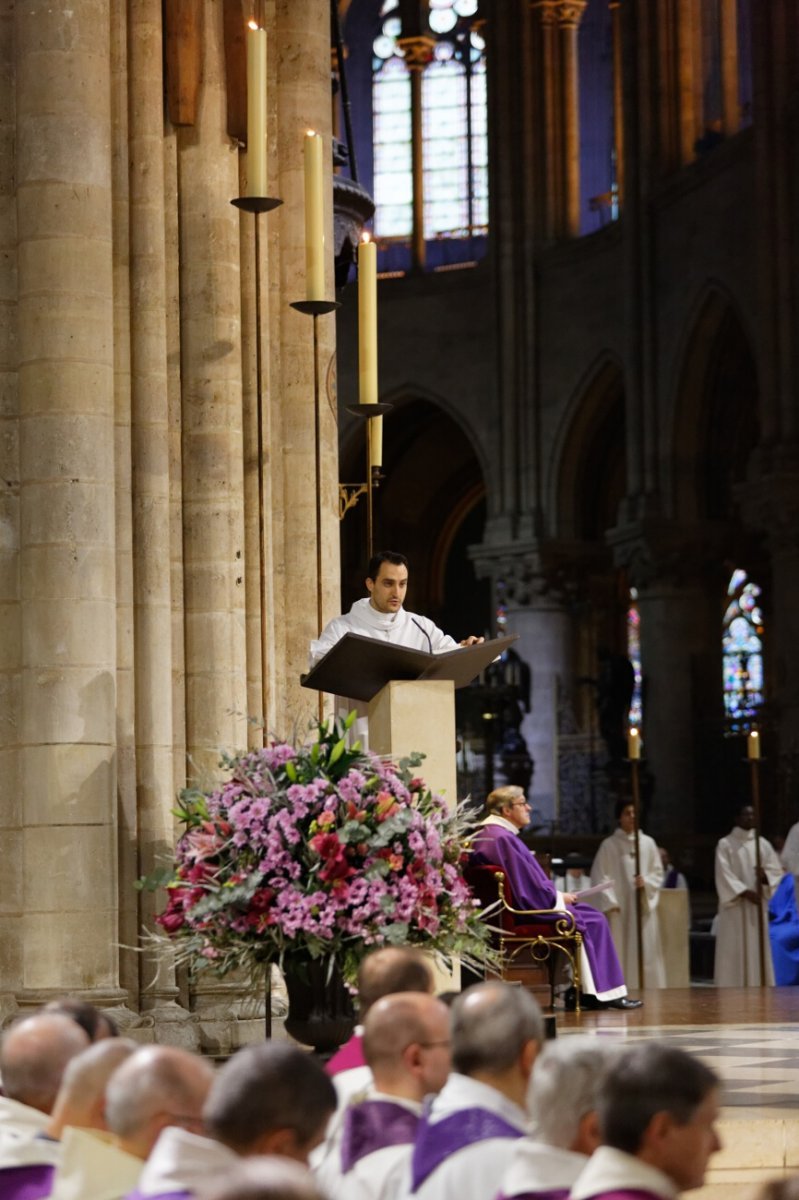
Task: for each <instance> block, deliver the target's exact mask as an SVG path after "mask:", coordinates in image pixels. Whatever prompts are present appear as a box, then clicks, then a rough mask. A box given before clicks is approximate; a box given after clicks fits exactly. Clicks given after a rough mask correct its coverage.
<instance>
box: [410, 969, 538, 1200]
mask: <svg viewBox="0 0 799 1200" xmlns="http://www.w3.org/2000/svg"><path fill="white" fill-rule="evenodd" d="M451 1037H452V1065H453V1067H454V1072H453V1074H452V1075H450V1077H449V1080H448V1081H447V1083H446V1084H445V1085H444V1088H443V1089H442V1091H441V1092H440V1093H439V1095H438V1096H437V1097H436V1098H435V1100H434V1101H433V1103H432V1105H431V1107H430V1110H429V1112H428V1113H427V1114H426V1116H424V1117H423V1118H422V1121H421V1122H420V1125H419V1131H418V1133H417V1135H416V1144H415V1146H414V1150H413V1156H412V1159H411V1179H410V1193H411V1195H412V1196H413V1197H414V1198H415V1200H417V1198H418V1200H493V1197H494V1196H496V1193H497V1184H498V1181H499V1179H500V1178H501V1175H502V1171H503V1169H504V1167H505V1164H506V1163H507V1161H508V1154H509V1152H510V1148H511V1146H512V1144H513V1141H514V1140H515V1139H516V1138H520V1137H522V1136H523V1134H525V1133H526V1132H527V1131H528V1126H529V1116H528V1113H527V1109H526V1103H527V1089H528V1084H529V1082H530V1074H531V1072H532V1069H533V1063H534V1062H535V1059H536V1056H537V1054H538V1052H539V1050H540V1048H541V1043H542V1042H543V1040H544V1021H543V1017H542V1016H541V1010H540V1008H539V1007H538V1004H537V1003H536V1001H535V1000H534V999H533V997H532V996H531V995H530V993H529V992H527V991H525V989H524V988H521V987H513V986H511V985H510V984H506V983H499V982H497V983H481V984H478V985H477V986H476V987H472V988H469V990H468V991H466V992H464V993H463V994H462V995H460V996H458V998H457V999H456V1000H455V1002H454V1004H453V1006H452V1013H451Z"/></svg>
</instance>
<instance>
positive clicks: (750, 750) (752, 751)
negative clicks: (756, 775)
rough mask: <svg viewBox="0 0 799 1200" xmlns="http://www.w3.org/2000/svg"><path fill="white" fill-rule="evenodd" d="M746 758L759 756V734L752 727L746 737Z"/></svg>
mask: <svg viewBox="0 0 799 1200" xmlns="http://www.w3.org/2000/svg"><path fill="white" fill-rule="evenodd" d="M746 755H747V758H760V734H759V733H758V732H757V730H756V729H753V730H752V732H751V733H750V734H749V737H748V738H747V739H746Z"/></svg>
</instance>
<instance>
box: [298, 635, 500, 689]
mask: <svg viewBox="0 0 799 1200" xmlns="http://www.w3.org/2000/svg"><path fill="white" fill-rule="evenodd" d="M518 637H519V635H518V633H514V634H511V635H510V636H509V637H501V638H491V640H490V641H487V642H481V643H480V644H479V645H477V646H458V647H457V648H456V649H455V650H445V651H444V653H443V654H428V652H427V651H426V650H409V649H408V648H407V646H393V645H392V644H391V642H383V641H378V640H377V638H369V637H364V636H363V635H362V634H360V633H345V634H344V637H343V638H341V640H340V641H338V642H336V644H335V646H333V648H332V650H328V652H327V654H326V655H325V656H324V658H320V660H319V662H318V663H316V664H315V666H313V667H312V668H311V670H310V671H309V672H308V674H307V675H304V676H303V677H302V679H301V681H300V682H301V683H302V686H303V687H307V688H314V689H315V690H316V691H318V692H330V693H331V695H334V696H349V697H351V698H352V699H353V700H365V701H368V700H372V699H374V697H375V696H376V695H377V693H378V692H379V691H380V689H381V688H383V687H385V686H386V684H387V683H390V682H391V681H392V680H393V679H405V680H407V679H451V680H452V682H453V683H454V684H455V687H456V688H460V687H465V686H466V684H467V683H471V682H472V680H473V679H475V678H476V677H477V676H478V675H479V674H480V672H481V671H484V670H485V668H486V667H487V666H488V665H489V663H491V662H493V661H494V659H495V658H497V657H498V656H499V655H500V654H502V652H503V651H504V650H507V648H508V646H510V644H511V642H515V641H517V640H518Z"/></svg>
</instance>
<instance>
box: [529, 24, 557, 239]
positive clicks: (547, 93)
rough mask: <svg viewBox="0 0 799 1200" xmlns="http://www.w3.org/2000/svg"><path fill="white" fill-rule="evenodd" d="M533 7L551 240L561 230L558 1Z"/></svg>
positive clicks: (545, 225)
mask: <svg viewBox="0 0 799 1200" xmlns="http://www.w3.org/2000/svg"><path fill="white" fill-rule="evenodd" d="M532 7H533V9H534V11H535V13H536V15H537V17H538V20H539V23H540V55H539V60H538V69H539V72H540V75H541V84H540V86H541V97H542V104H543V112H542V124H543V143H544V153H543V162H542V172H541V175H542V179H541V183H542V187H543V194H544V219H543V236H544V238H545V240H550V239H552V238H554V237H555V236H556V234H557V233H558V232H559V221H558V214H559V212H560V207H561V190H560V182H561V169H560V166H561V164H560V155H559V137H558V130H559V105H558V74H559V73H558V41H557V36H558V31H557V0H533V4H532Z"/></svg>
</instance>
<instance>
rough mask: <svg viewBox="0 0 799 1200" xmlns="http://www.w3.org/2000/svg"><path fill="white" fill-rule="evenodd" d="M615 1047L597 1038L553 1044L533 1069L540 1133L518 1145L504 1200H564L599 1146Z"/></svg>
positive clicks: (533, 1106) (532, 1103)
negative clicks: (604, 1087)
mask: <svg viewBox="0 0 799 1200" xmlns="http://www.w3.org/2000/svg"><path fill="white" fill-rule="evenodd" d="M616 1053H617V1051H616V1049H615V1047H610V1046H608V1045H607V1044H605V1043H603V1042H600V1041H599V1040H598V1039H597V1038H595V1037H585V1036H579V1035H577V1036H574V1037H569V1038H565V1039H564V1040H562V1041H557V1042H547V1044H546V1046H545V1047H544V1049H543V1051H542V1052H541V1054H540V1055H539V1056H538V1058H537V1059H536V1062H535V1066H534V1067H533V1074H532V1078H531V1080H530V1088H529V1093H528V1107H529V1109H530V1115H531V1117H532V1119H533V1125H534V1127H535V1133H534V1134H533V1136H532V1137H530V1138H520V1139H519V1140H518V1141H517V1142H514V1144H513V1149H512V1150H511V1154H510V1160H509V1162H508V1166H507V1169H506V1171H505V1173H504V1175H503V1176H502V1184H501V1187H500V1195H501V1196H502V1197H503V1200H564V1198H565V1197H566V1196H568V1194H569V1192H570V1191H571V1188H572V1185H573V1184H574V1182H575V1180H576V1179H577V1178H578V1176H579V1175H580V1173H581V1172H582V1170H583V1168H584V1167H585V1165H586V1163H587V1162H588V1158H589V1156H590V1155H591V1154H593V1153H594V1151H595V1150H596V1148H597V1146H598V1145H599V1118H598V1116H597V1111H596V1110H597V1103H598V1099H599V1088H600V1084H601V1081H602V1078H603V1076H604V1073H605V1071H606V1070H607V1069H608V1067H609V1065H610V1064H611V1063H612V1062H613V1060H614V1058H615V1056H616Z"/></svg>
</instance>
